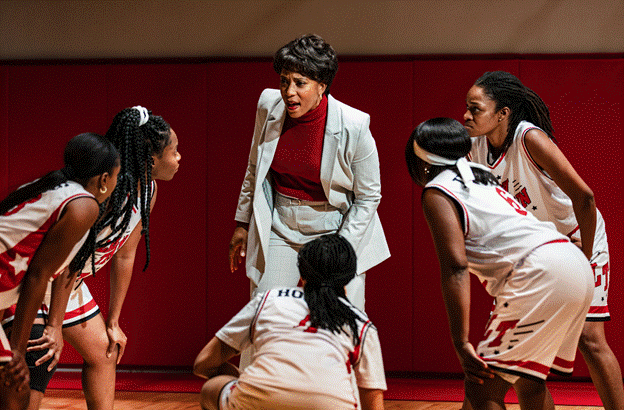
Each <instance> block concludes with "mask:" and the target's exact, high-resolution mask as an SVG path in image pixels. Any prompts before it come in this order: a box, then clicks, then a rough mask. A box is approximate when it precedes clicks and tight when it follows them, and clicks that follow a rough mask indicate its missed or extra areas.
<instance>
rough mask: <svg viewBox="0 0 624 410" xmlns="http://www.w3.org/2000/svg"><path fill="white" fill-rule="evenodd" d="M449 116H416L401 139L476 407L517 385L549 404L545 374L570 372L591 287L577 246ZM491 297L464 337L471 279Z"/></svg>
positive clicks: (537, 405) (495, 405)
mask: <svg viewBox="0 0 624 410" xmlns="http://www.w3.org/2000/svg"><path fill="white" fill-rule="evenodd" d="M470 147H471V141H470V138H469V136H468V133H467V131H466V130H465V128H464V127H463V126H462V125H461V124H460V123H459V122H457V121H455V120H452V119H450V118H435V119H431V120H428V121H425V122H423V123H421V124H420V125H419V126H418V127H416V129H415V130H414V132H413V133H412V134H411V136H410V138H409V140H408V142H407V146H406V147H405V157H406V161H407V167H408V170H409V173H410V175H411V177H412V179H413V180H414V182H416V183H417V184H418V185H420V186H423V187H424V190H423V194H422V205H423V211H424V214H425V218H426V219H427V223H428V225H429V229H430V231H431V235H432V237H433V242H434V244H435V248H436V253H437V255H438V260H439V262H440V270H441V282H442V294H443V297H444V303H445V305H446V311H447V315H448V320H449V327H450V331H451V338H452V340H453V345H454V347H455V351H456V353H457V357H458V358H459V361H460V363H461V366H462V368H463V370H464V374H465V381H464V386H465V390H466V398H467V399H468V401H469V402H470V405H471V406H472V408H474V409H475V410H480V409H504V408H505V403H504V398H505V394H506V393H507V391H508V390H509V389H510V388H511V387H513V388H514V389H515V390H516V393H517V395H518V401H519V403H520V408H521V409H523V410H524V409H526V410H528V409H531V410H539V409H551V410H552V409H554V408H555V407H554V404H553V401H552V397H551V396H550V393H549V392H548V389H547V388H546V384H545V380H546V376H547V375H548V373H549V372H551V371H552V372H553V373H559V374H571V373H572V367H573V364H574V357H575V355H576V348H577V344H578V340H579V336H580V334H581V330H582V328H583V324H584V320H585V315H586V313H587V311H588V309H589V305H590V303H591V300H592V294H593V276H592V271H591V267H590V265H589V262H588V260H587V258H586V257H585V256H584V254H583V252H582V251H581V250H580V249H579V248H578V247H577V246H576V245H574V244H572V243H571V242H570V240H569V239H568V237H566V236H565V235H563V234H561V233H559V232H557V230H556V229H555V227H554V225H553V224H552V223H550V222H542V221H539V220H538V219H536V218H535V217H534V216H533V215H532V214H530V213H528V212H527V211H526V210H525V209H524V208H523V207H522V206H521V205H520V204H519V203H518V202H516V200H515V199H514V198H513V197H512V196H511V195H510V194H509V193H508V192H507V191H505V190H504V189H502V187H501V186H500V185H498V183H497V182H496V179H495V177H494V176H493V175H492V174H491V173H490V172H489V171H487V168H485V167H484V166H482V165H478V164H473V163H470V162H468V161H467V160H466V159H465V157H466V155H467V154H468V152H469V151H470ZM470 272H472V273H474V274H475V275H476V276H477V277H478V278H479V281H480V282H481V283H483V284H484V286H485V289H486V290H487V292H488V293H489V294H490V295H492V296H494V297H495V306H494V308H493V310H492V312H491V316H490V320H489V322H488V325H487V329H486V332H485V335H484V336H483V340H482V341H481V342H480V343H479V344H478V346H477V348H476V349H475V348H474V347H473V345H472V344H471V343H470V341H469V328H470V278H469V273H470Z"/></svg>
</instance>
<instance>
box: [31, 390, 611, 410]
mask: <svg viewBox="0 0 624 410" xmlns="http://www.w3.org/2000/svg"><path fill="white" fill-rule="evenodd" d="M115 398H116V400H115V410H190V409H193V410H199V409H200V407H199V404H198V401H197V400H198V395H197V394H195V393H152V392H123V391H118V392H116V393H115ZM385 408H386V410H459V409H460V408H461V403H457V402H433V401H429V402H427V401H404V400H401V401H398V400H386V401H385ZM507 409H508V410H519V409H520V407H518V405H517V404H509V405H508V406H507ZM555 409H556V410H603V409H604V408H603V407H587V406H556V407H555ZM40 410H87V405H86V404H85V401H84V396H83V394H82V391H79V390H54V389H48V391H46V394H45V398H44V399H43V402H42V405H41V409H40Z"/></svg>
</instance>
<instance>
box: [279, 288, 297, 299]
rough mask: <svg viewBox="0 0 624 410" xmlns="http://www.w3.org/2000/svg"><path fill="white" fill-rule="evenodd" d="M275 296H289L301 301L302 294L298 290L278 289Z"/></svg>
mask: <svg viewBox="0 0 624 410" xmlns="http://www.w3.org/2000/svg"><path fill="white" fill-rule="evenodd" d="M291 291H292V292H291ZM277 296H278V297H279V296H290V297H292V298H296V299H301V298H302V297H303V292H302V291H300V290H299V289H280V290H278V291H277Z"/></svg>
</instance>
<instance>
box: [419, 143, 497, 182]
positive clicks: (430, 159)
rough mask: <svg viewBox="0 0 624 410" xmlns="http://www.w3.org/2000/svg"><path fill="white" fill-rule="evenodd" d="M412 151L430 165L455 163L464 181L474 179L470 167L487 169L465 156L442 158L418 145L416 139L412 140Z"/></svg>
mask: <svg viewBox="0 0 624 410" xmlns="http://www.w3.org/2000/svg"><path fill="white" fill-rule="evenodd" d="M414 153H415V154H416V156H417V157H418V158H420V159H422V160H423V161H425V162H426V163H428V164H431V165H439V166H445V165H446V166H453V165H456V166H457V169H458V170H459V175H460V176H461V179H462V180H463V181H464V183H465V182H472V181H474V179H475V177H474V174H473V173H472V169H471V167H477V168H481V169H484V170H486V171H489V170H488V169H487V168H486V167H484V166H483V165H480V164H475V163H474V162H470V163H469V162H468V160H467V159H466V157H461V158H459V159H448V158H444V157H441V156H439V155H436V154H432V153H431V152H428V151H426V150H424V149H422V148H421V147H420V145H418V143H417V142H416V140H414Z"/></svg>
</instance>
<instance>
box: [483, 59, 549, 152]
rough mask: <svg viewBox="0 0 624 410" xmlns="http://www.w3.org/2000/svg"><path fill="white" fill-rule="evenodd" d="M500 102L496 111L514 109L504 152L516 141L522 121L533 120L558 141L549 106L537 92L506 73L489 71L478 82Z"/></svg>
mask: <svg viewBox="0 0 624 410" xmlns="http://www.w3.org/2000/svg"><path fill="white" fill-rule="evenodd" d="M474 85H476V86H478V87H481V88H482V89H483V91H484V92H485V94H486V95H487V96H488V97H489V98H490V99H491V100H492V101H494V102H495V103H496V111H498V110H500V109H502V108H504V107H508V108H509V109H510V110H511V114H510V116H509V127H508V129H507V136H506V137H505V141H504V143H503V146H502V150H501V152H505V151H506V150H507V148H509V146H510V145H511V143H512V142H513V137H514V134H515V132H516V128H517V127H518V124H520V121H523V120H526V121H529V122H531V123H533V124H535V125H536V126H538V127H539V128H541V129H542V130H544V132H545V133H546V134H547V135H548V136H549V137H550V138H552V139H553V140H554V136H553V126H552V122H551V121H550V112H549V111H548V107H547V106H546V103H544V101H543V100H542V99H541V98H540V97H539V95H537V94H536V93H535V92H534V91H533V90H531V89H530V88H528V87H526V86H525V85H524V84H522V82H521V81H520V80H519V79H518V78H517V77H516V76H514V75H513V74H510V73H508V72H506V71H489V72H486V73H485V74H483V75H482V76H481V77H479V79H478V80H477V81H476V82H475V83H474Z"/></svg>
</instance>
